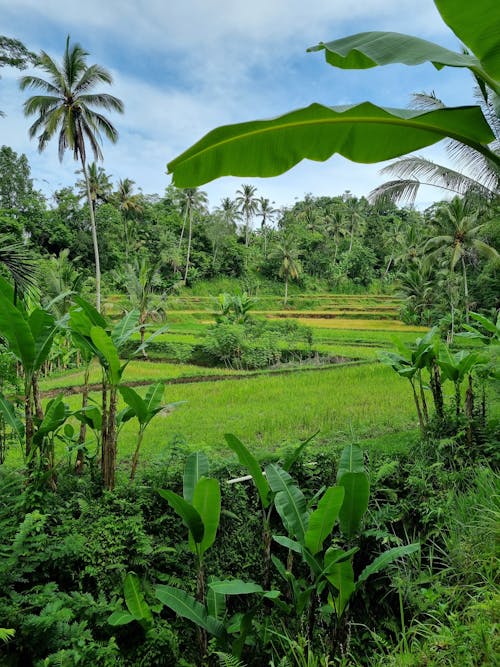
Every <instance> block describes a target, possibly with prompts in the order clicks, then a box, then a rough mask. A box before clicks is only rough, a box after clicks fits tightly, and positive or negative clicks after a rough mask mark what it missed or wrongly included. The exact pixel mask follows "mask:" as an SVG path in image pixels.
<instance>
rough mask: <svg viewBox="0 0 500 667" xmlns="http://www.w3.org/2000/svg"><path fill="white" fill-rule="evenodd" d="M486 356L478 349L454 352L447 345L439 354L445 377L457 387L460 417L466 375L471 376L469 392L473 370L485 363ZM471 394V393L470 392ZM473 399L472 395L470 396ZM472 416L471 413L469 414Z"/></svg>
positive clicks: (456, 406) (456, 399) (456, 410)
mask: <svg viewBox="0 0 500 667" xmlns="http://www.w3.org/2000/svg"><path fill="white" fill-rule="evenodd" d="M485 361H486V358H485V357H484V356H483V355H481V354H480V353H479V352H477V351H471V350H459V351H458V352H455V353H452V352H450V350H449V349H448V348H447V347H444V348H443V349H442V350H441V354H440V356H439V360H438V363H439V367H440V368H441V371H442V374H443V378H444V379H445V380H450V381H451V382H453V385H454V387H455V414H456V416H457V417H458V416H459V415H460V412H461V402H462V401H461V386H462V382H463V381H464V380H465V378H466V377H469V392H471V391H472V370H473V369H474V368H475V367H476V366H477V365H478V364H483V363H484V362H485ZM469 396H470V394H469ZM469 400H472V396H471V397H470V398H469ZM469 416H471V415H469Z"/></svg>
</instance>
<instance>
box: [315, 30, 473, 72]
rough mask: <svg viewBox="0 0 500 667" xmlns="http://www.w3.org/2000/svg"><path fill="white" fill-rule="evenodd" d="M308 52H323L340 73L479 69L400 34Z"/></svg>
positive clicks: (466, 58) (356, 38)
mask: <svg viewBox="0 0 500 667" xmlns="http://www.w3.org/2000/svg"><path fill="white" fill-rule="evenodd" d="M307 50H308V51H321V50H324V51H325V59H326V61H327V62H328V63H330V65H333V66H334V67H340V68H342V69H368V68H369V67H376V66H377V65H392V64H394V63H401V64H403V65H421V64H422V63H425V62H431V63H432V64H433V65H434V67H436V68H437V69H441V68H442V67H444V66H445V65H448V66H450V67H469V68H470V67H478V66H479V65H480V63H479V61H478V59H477V58H475V57H474V56H471V55H465V54H462V53H456V52H455V51H450V50H449V49H445V48H444V47H442V46H439V44H434V43H433V42H428V41H427V40H425V39H420V38H419V37H413V36H412V35H404V34H401V33H399V32H378V31H374V32H360V33H358V34H356V35H351V36H349V37H342V38H341V39H336V40H334V41H332V42H326V43H323V42H320V43H319V44H318V45H317V46H312V47H310V48H309V49H307Z"/></svg>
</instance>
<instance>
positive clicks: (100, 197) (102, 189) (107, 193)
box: [76, 162, 113, 214]
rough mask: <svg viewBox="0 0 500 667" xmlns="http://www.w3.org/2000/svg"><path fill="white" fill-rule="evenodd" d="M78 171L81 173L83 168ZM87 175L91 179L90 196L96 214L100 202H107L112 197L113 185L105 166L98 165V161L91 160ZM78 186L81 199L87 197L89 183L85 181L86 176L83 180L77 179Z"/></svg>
mask: <svg viewBox="0 0 500 667" xmlns="http://www.w3.org/2000/svg"><path fill="white" fill-rule="evenodd" d="M77 173H79V174H81V173H82V171H81V169H80V170H79V171H78V172H77ZM87 176H88V180H89V188H90V198H91V200H92V206H93V209H94V214H95V210H96V208H97V205H98V204H105V203H106V202H108V201H109V200H110V199H111V193H112V191H113V185H112V183H111V180H110V177H109V176H108V175H107V173H106V172H105V171H104V169H103V167H98V166H97V163H96V162H91V164H89V165H88V169H87ZM76 186H77V188H78V194H79V196H80V199H86V198H87V183H86V182H85V178H84V179H83V180H81V181H77V182H76Z"/></svg>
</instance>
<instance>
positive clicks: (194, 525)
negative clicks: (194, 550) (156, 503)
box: [158, 489, 204, 544]
mask: <svg viewBox="0 0 500 667" xmlns="http://www.w3.org/2000/svg"><path fill="white" fill-rule="evenodd" d="M158 493H159V494H160V496H161V497H162V498H165V500H166V501H167V503H168V504H169V505H170V507H171V508H172V509H173V510H175V511H176V512H177V514H178V515H179V516H180V517H181V519H182V521H183V522H184V525H185V526H186V528H187V529H188V530H189V533H190V536H192V538H193V540H194V541H195V542H196V544H199V543H200V542H201V541H202V539H203V533H204V527H203V521H202V519H201V516H200V515H199V513H198V511H197V510H196V509H195V508H194V507H193V506H192V505H190V504H189V503H187V502H186V501H185V500H184V498H181V497H180V496H178V495H177V494H176V493H174V492H173V491H169V490H168V489H158Z"/></svg>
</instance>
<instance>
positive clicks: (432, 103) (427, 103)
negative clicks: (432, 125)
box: [410, 90, 446, 111]
mask: <svg viewBox="0 0 500 667" xmlns="http://www.w3.org/2000/svg"><path fill="white" fill-rule="evenodd" d="M410 106H411V108H412V109H421V110H422V111H435V110H436V109H444V108H445V107H446V104H445V103H444V102H443V101H442V100H440V99H439V97H437V95H436V93H435V92H434V91H433V90H432V91H431V92H430V93H424V92H421V93H414V94H413V95H412V96H411V105H410Z"/></svg>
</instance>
